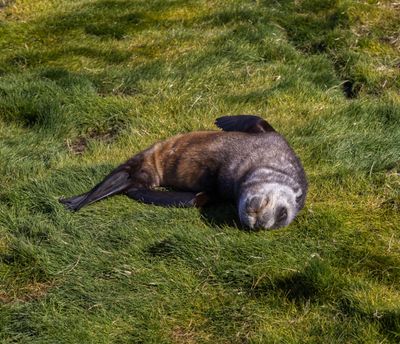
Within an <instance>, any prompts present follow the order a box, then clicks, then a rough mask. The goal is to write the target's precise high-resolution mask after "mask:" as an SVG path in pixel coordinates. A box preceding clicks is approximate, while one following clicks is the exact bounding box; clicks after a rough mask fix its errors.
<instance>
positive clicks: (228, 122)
mask: <svg viewBox="0 0 400 344" xmlns="http://www.w3.org/2000/svg"><path fill="white" fill-rule="evenodd" d="M215 124H216V126H217V127H218V128H221V129H222V130H223V131H242V132H245V133H253V134H257V133H267V132H271V131H272V132H273V131H275V129H274V128H273V127H272V126H271V125H270V124H269V123H268V122H267V121H266V120H264V119H262V118H261V117H258V116H253V115H238V116H223V117H219V118H217V119H216V120H215Z"/></svg>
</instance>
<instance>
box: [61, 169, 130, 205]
mask: <svg viewBox="0 0 400 344" xmlns="http://www.w3.org/2000/svg"><path fill="white" fill-rule="evenodd" d="M131 185H132V180H131V179H130V176H129V173H128V172H127V171H125V170H122V171H121V170H120V171H116V172H111V174H110V175H108V176H107V177H106V178H105V179H104V180H103V181H102V182H101V183H99V184H97V185H96V186H95V187H94V188H93V189H92V190H90V191H89V192H87V193H85V194H83V195H79V196H75V197H71V198H66V199H60V202H61V203H63V204H64V205H65V206H66V207H67V208H68V209H69V210H72V211H78V210H79V209H81V208H82V207H83V206H85V205H88V204H90V203H93V202H97V201H99V200H101V199H103V198H106V197H109V196H112V195H116V194H119V193H122V192H123V191H125V190H126V189H127V188H128V187H130V186H131Z"/></svg>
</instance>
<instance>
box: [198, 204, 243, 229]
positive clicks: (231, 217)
mask: <svg viewBox="0 0 400 344" xmlns="http://www.w3.org/2000/svg"><path fill="white" fill-rule="evenodd" d="M200 214H201V219H202V221H203V222H204V223H206V224H207V225H208V226H212V227H215V226H217V227H222V226H229V227H236V228H239V229H243V227H242V226H241V225H240V220H239V216H238V215H237V210H236V208H235V206H234V205H233V204H231V203H218V204H216V203H213V204H210V205H207V206H205V207H203V208H200Z"/></svg>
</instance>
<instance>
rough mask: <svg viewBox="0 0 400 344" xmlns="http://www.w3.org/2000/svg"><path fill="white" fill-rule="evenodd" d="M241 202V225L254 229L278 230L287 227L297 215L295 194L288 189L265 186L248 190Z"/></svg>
mask: <svg viewBox="0 0 400 344" xmlns="http://www.w3.org/2000/svg"><path fill="white" fill-rule="evenodd" d="M248 191H249V192H248V193H246V194H244V195H242V196H241V199H240V202H239V217H240V221H241V223H242V224H243V225H244V226H246V227H248V228H250V229H252V230H259V229H276V228H281V227H285V226H287V225H288V224H289V223H290V222H292V220H293V219H294V217H295V215H296V213H297V211H298V210H297V207H296V204H295V197H296V196H295V193H294V192H292V191H291V190H289V189H288V188H287V187H277V185H273V186H268V187H267V186H265V185H264V186H263V187H260V186H259V187H258V188H257V190H248Z"/></svg>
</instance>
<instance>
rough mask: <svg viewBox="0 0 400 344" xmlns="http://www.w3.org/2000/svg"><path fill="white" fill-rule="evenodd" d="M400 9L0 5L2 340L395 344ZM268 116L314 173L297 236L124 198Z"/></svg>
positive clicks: (339, 0) (173, 0)
mask: <svg viewBox="0 0 400 344" xmlns="http://www.w3.org/2000/svg"><path fill="white" fill-rule="evenodd" d="M397 7H398V5H397V4H396V3H394V2H392V1H379V2H378V1H364V0H362V1H347V0H346V1H345V0H323V1H315V0H302V1H292V0H285V1H270V0H264V1H242V2H240V3H239V2H237V1H232V0H224V1H218V2H217V1H182V0H168V1H160V0H151V1H142V0H135V1H127V0H77V1H64V0H63V1H53V0H38V1H28V0H16V1H4V0H3V1H1V0H0V156H1V159H0V175H1V181H2V187H1V190H0V302H1V304H2V305H1V308H0V340H1V341H2V342H4V343H53V342H61V343H67V342H71V343H80V342H85V343H110V342H116V343H136V342H138V343H139V342H144V343H275V342H279V343H281V342H284V343H303V342H304V343H353V342H363V343H364V342H368V343H369V342H371V343H376V342H383V343H397V342H398V341H399V336H400V315H399V314H400V308H399V301H400V300H399V297H400V295H399V291H398V287H397V286H398V285H399V283H400V270H399V266H400V241H399V227H400V216H399V208H400V194H399V190H400V179H399V173H400V170H399V169H400V165H399V161H400V160H399V154H398V152H399V149H398V147H399V142H400V129H399V128H400V126H399V124H400V98H399V91H400V84H399V80H400V75H399V74H400V71H399V68H398V67H399V62H400V61H399V44H398V43H399V42H398V36H399V31H398V22H399V20H400V18H399V13H400V12H399V11H398V8H397ZM239 113H255V114H260V115H262V116H263V117H265V118H266V119H267V120H268V121H270V122H271V124H272V125H273V126H274V127H275V128H276V129H277V130H279V131H280V132H281V133H282V134H284V135H285V136H286V137H287V139H288V141H289V142H290V143H291V144H292V146H293V147H294V149H295V150H296V152H298V154H299V156H300V158H301V159H302V161H303V162H304V165H305V168H306V171H307V175H308V178H309V184H310V192H309V196H308V199H307V204H306V208H305V209H304V210H303V211H302V212H301V213H300V214H299V216H298V217H297V219H296V220H295V222H294V223H293V224H291V225H290V226H289V227H288V228H286V229H282V230H279V231H272V232H258V233H248V232H246V231H243V230H242V229H241V228H240V227H239V226H238V225H237V224H238V219H237V216H236V212H235V209H234V207H233V206H231V205H218V206H215V207H213V208H205V209H203V210H201V211H198V210H196V209H164V208H159V207H154V206H148V205H143V204H139V203H136V202H132V201H130V200H128V199H127V198H125V197H122V196H118V197H114V198H111V199H108V200H105V201H103V202H99V203H97V204H94V205H92V206H90V207H88V208H85V209H83V210H82V211H81V212H79V213H73V214H72V213H69V212H67V211H65V209H64V208H63V207H62V206H61V205H60V204H59V203H58V198H59V197H60V196H69V195H72V194H78V193H81V192H84V191H86V190H87V189H88V188H90V187H91V186H93V185H94V184H95V183H97V182H98V181H100V180H101V179H102V178H103V177H104V175H105V174H107V173H108V172H109V171H111V170H112V169H113V167H114V166H115V165H116V164H118V163H121V162H122V161H124V160H125V159H127V158H128V157H130V156H132V155H133V154H134V153H135V152H137V151H139V150H142V149H144V148H146V147H147V146H148V145H150V144H152V143H153V142H155V141H157V140H161V139H164V138H166V137H169V136H171V135H174V134H177V133H181V132H187V131H192V130H210V129H213V128H214V126H213V122H214V119H215V118H216V117H217V116H220V115H226V114H239Z"/></svg>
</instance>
